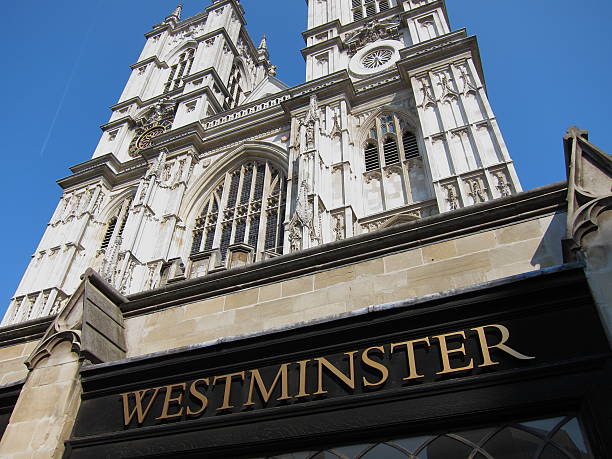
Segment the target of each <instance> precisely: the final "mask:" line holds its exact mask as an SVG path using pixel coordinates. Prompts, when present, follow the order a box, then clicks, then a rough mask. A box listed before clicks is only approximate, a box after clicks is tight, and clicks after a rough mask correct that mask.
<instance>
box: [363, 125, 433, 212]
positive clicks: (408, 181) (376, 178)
mask: <svg viewBox="0 0 612 459" xmlns="http://www.w3.org/2000/svg"><path fill="white" fill-rule="evenodd" d="M418 157H420V152H419V146H418V142H417V138H416V136H415V134H414V132H413V130H412V128H411V127H410V126H409V125H408V123H407V122H406V121H405V120H404V119H402V118H401V117H400V116H398V114H396V113H383V114H382V115H380V116H379V117H378V118H376V121H375V122H374V123H373V125H372V126H371V127H370V130H369V134H368V138H367V139H366V140H365V142H364V144H363V158H364V166H365V167H364V170H365V174H366V177H365V193H366V196H365V198H366V199H365V202H366V207H367V208H366V212H367V213H368V214H371V213H376V212H382V211H384V210H388V209H393V208H395V207H399V206H402V205H405V204H409V203H411V202H416V201H420V200H423V198H422V197H423V196H425V195H426V194H427V192H426V191H422V190H416V189H414V188H415V187H414V186H413V182H415V181H416V178H417V177H416V175H419V176H420V175H423V174H422V173H420V172H419V171H415V170H413V169H414V168H411V167H408V161H409V160H411V159H414V158H418ZM418 167H420V165H419V166H418ZM421 172H422V171H421ZM415 174H416V175H415ZM422 182H423V181H422V180H421V179H420V178H419V183H418V187H419V188H422V187H423V183H422Z"/></svg>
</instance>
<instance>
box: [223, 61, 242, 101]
mask: <svg viewBox="0 0 612 459" xmlns="http://www.w3.org/2000/svg"><path fill="white" fill-rule="evenodd" d="M241 82H242V72H241V71H240V67H238V65H236V64H234V65H233V66H232V72H231V73H230V79H229V83H228V87H227V88H228V91H229V95H228V96H227V98H226V99H225V102H224V103H223V108H224V109H225V110H231V109H232V108H236V107H237V106H238V105H240V99H241V98H242V96H243V93H244V90H243V89H242V85H241Z"/></svg>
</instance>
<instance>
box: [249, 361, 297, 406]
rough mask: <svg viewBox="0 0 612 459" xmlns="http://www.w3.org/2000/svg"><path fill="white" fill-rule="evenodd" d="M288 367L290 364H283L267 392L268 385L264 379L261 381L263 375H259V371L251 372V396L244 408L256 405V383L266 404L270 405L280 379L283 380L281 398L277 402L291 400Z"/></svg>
mask: <svg viewBox="0 0 612 459" xmlns="http://www.w3.org/2000/svg"><path fill="white" fill-rule="evenodd" d="M288 365H289V364H288V363H283V364H282V365H281V366H280V368H279V370H278V373H276V377H275V378H274V381H272V386H270V390H266V384H265V383H264V382H263V379H261V374H260V373H259V370H257V369H255V370H250V371H251V384H250V386H249V396H248V398H247V401H246V403H245V404H244V406H250V405H255V403H254V402H253V388H254V386H255V383H257V388H258V389H259V393H260V394H261V398H262V399H263V401H264V403H268V401H269V400H270V397H271V396H272V392H274V388H275V387H276V384H277V383H278V380H279V379H280V380H281V396H280V397H279V398H277V399H276V400H287V399H288V398H291V397H289V383H288V381H287V370H288Z"/></svg>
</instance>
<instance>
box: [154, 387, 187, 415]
mask: <svg viewBox="0 0 612 459" xmlns="http://www.w3.org/2000/svg"><path fill="white" fill-rule="evenodd" d="M175 387H180V388H182V389H183V391H182V392H181V393H180V394H179V396H178V397H172V391H173V390H174V388H175ZM186 387H187V383H181V384H170V385H169V386H165V387H164V388H165V389H166V398H164V407H163V408H162V412H161V414H160V415H159V417H158V418H155V419H157V420H159V419H168V418H176V417H179V416H181V415H182V414H183V407H182V406H181V409H180V410H178V412H176V413H174V414H168V410H169V409H170V403H172V402H176V403H178V404H181V402H182V401H183V392H184V391H185V388H186Z"/></svg>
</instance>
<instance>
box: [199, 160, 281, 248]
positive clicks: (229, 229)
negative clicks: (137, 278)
mask: <svg viewBox="0 0 612 459" xmlns="http://www.w3.org/2000/svg"><path fill="white" fill-rule="evenodd" d="M286 191H287V179H286V177H285V175H284V173H282V172H281V171H280V170H279V169H278V168H276V167H275V166H274V165H272V164H271V163H270V162H268V161H249V162H247V163H244V164H242V165H241V166H239V167H237V168H236V169H234V170H232V171H231V172H229V173H226V174H225V176H224V177H223V179H222V180H221V182H220V183H219V184H218V185H217V187H216V188H215V190H214V191H213V192H212V193H211V194H210V195H209V196H208V197H207V198H206V203H205V204H204V206H203V209H202V213H201V214H200V216H199V217H198V219H197V220H196V224H195V229H194V232H193V243H192V247H191V254H192V255H195V254H197V253H200V252H203V251H207V250H211V249H217V248H218V249H219V251H220V252H221V258H222V259H223V260H225V259H226V258H227V254H228V249H229V247H230V246H231V245H233V244H247V245H250V246H251V247H252V248H253V249H254V251H255V259H256V260H259V259H261V257H262V254H263V252H265V251H269V252H273V253H276V254H281V253H282V251H283V239H284V234H283V230H284V226H283V223H284V218H285V205H286V202H285V201H286Z"/></svg>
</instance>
